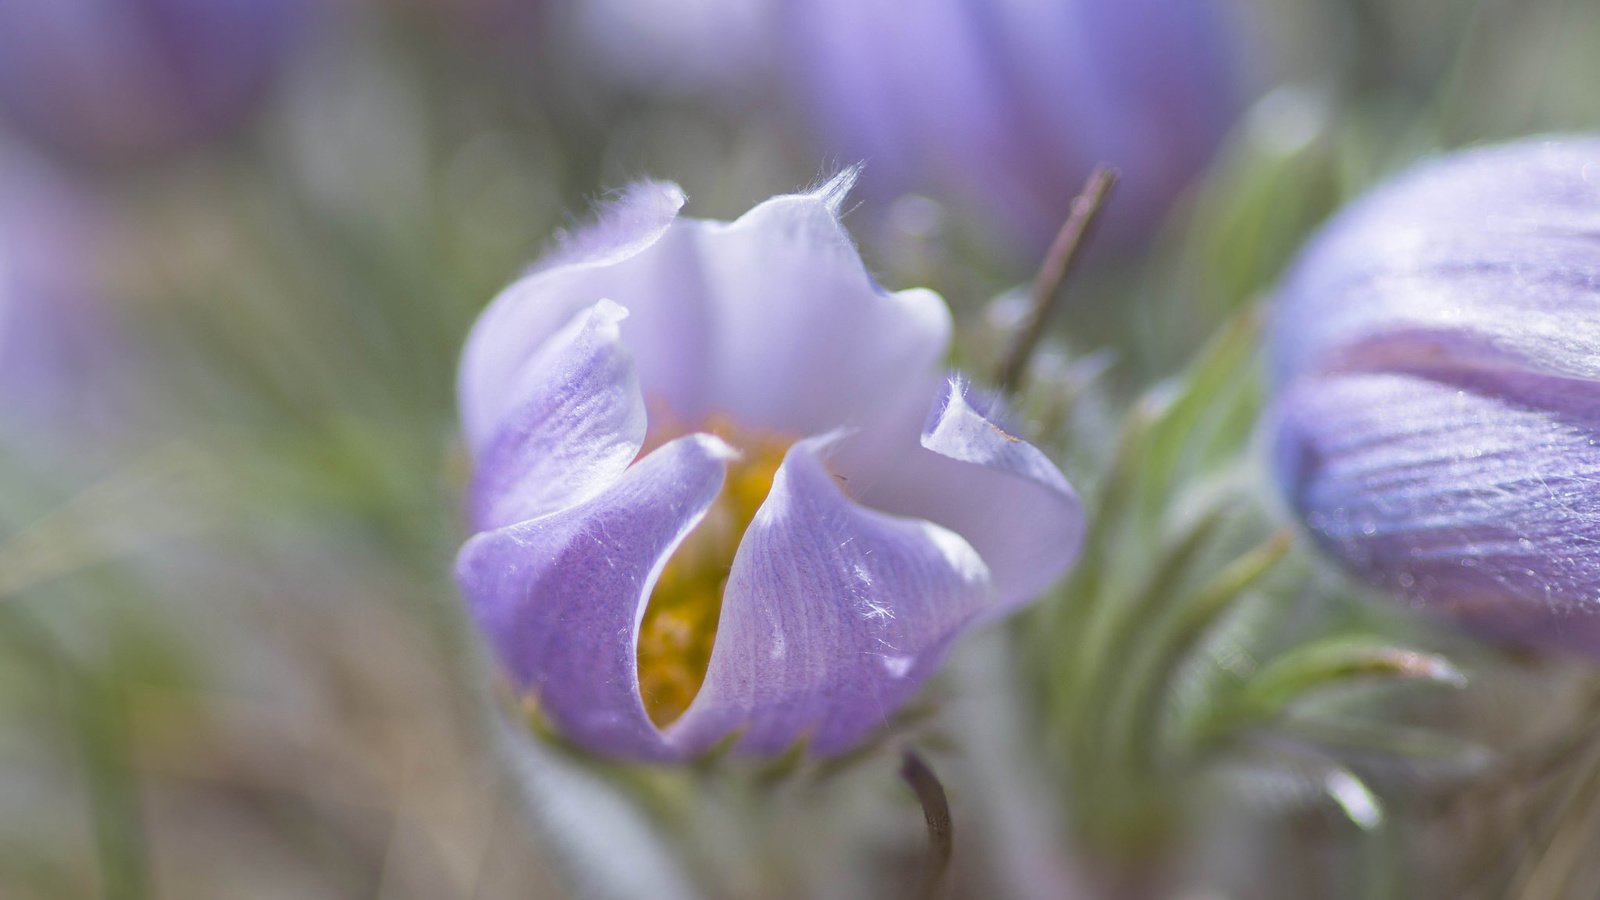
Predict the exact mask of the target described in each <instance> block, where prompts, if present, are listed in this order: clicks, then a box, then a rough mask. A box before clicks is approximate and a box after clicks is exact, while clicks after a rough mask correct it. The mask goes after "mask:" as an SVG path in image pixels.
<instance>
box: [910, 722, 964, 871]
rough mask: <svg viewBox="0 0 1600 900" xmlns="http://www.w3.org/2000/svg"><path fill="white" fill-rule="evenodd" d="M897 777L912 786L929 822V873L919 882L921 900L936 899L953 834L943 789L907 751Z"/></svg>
mask: <svg viewBox="0 0 1600 900" xmlns="http://www.w3.org/2000/svg"><path fill="white" fill-rule="evenodd" d="M900 777H901V778H903V779H905V782H906V784H908V785H910V786H911V790H912V792H913V793H915V794H916V795H917V801H918V802H919V803H921V804H922V817H923V818H924V819H926V820H927V822H928V849H929V860H928V873H927V876H926V877H925V878H924V879H923V881H922V891H921V892H920V893H919V894H918V896H921V897H930V898H931V897H938V896H941V894H942V893H943V888H944V876H945V872H947V871H948V870H949V868H950V856H951V853H952V852H953V850H954V840H955V834H954V829H953V823H952V822H951V819H950V803H949V801H948V800H946V799H945V795H944V785H942V784H940V783H939V776H937V775H935V774H933V770H932V769H930V768H928V764H927V763H925V762H923V761H922V757H921V756H918V755H917V751H915V750H912V749H910V748H909V747H908V748H906V751H905V754H904V756H903V757H902V758H901V761H900Z"/></svg>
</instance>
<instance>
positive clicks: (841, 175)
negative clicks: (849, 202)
mask: <svg viewBox="0 0 1600 900" xmlns="http://www.w3.org/2000/svg"><path fill="white" fill-rule="evenodd" d="M862 168H863V164H862V163H856V164H855V165H853V166H846V167H845V168H843V169H840V170H839V172H838V173H837V174H835V175H834V176H833V177H832V178H829V179H828V180H827V181H824V182H823V183H822V184H820V185H818V186H817V188H816V189H815V190H812V191H809V192H808V193H810V194H811V195H812V196H814V197H816V198H817V199H818V200H821V201H822V204H823V205H824V206H826V207H828V209H829V210H830V211H832V212H833V214H834V215H836V216H838V215H843V213H842V212H841V210H842V209H843V207H844V201H845V198H846V197H848V196H850V192H851V191H852V190H854V189H855V186H856V180H857V179H859V178H860V177H861V170H862Z"/></svg>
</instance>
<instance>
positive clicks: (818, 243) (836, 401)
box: [693, 172, 950, 434]
mask: <svg viewBox="0 0 1600 900" xmlns="http://www.w3.org/2000/svg"><path fill="white" fill-rule="evenodd" d="M853 177H854V173H852V172H846V173H844V174H843V175H841V176H839V177H838V178H836V179H835V180H834V181H832V182H829V183H828V184H827V185H824V186H823V187H822V188H821V189H819V190H817V191H816V192H813V193H810V194H796V195H791V196H785V197H775V198H773V199H771V200H768V201H766V202H765V203H762V204H760V205H759V206H756V207H755V208H754V209H752V210H750V212H748V213H746V214H745V215H743V216H741V217H740V218H739V219H738V220H736V221H734V222H731V223H722V222H695V223H693V224H694V225H695V226H696V227H697V229H698V240H699V244H700V247H701V252H702V257H703V260H702V273H703V277H704V279H705V281H704V284H705V292H706V297H707V298H708V302H709V303H710V304H711V305H712V308H713V321H714V324H715V328H716V338H715V344H714V358H713V366H714V377H713V379H712V381H711V385H712V386H713V387H712V394H711V396H710V397H709V398H708V404H709V405H710V407H711V408H712V409H715V410H717V411H718V412H723V413H727V414H729V415H731V416H732V417H733V418H734V419H736V420H738V421H740V422H743V423H745V424H746V425H749V426H753V427H756V428H763V429H768V430H771V431H775V432H779V433H783V434H822V433H824V432H828V431H832V430H834V429H836V428H841V427H850V426H870V425H874V424H876V423H877V422H878V420H879V419H880V418H882V417H883V416H884V415H885V413H886V412H887V411H888V410H892V409H894V408H895V407H896V406H897V405H899V404H901V403H903V402H904V400H905V398H906V397H907V396H908V392H911V391H915V390H917V389H919V388H920V387H921V382H920V378H921V376H923V375H925V374H932V373H935V372H937V371H938V367H939V366H940V364H941V363H942V361H943V358H944V355H945V353H946V351H947V348H948V346H949V343H950V312H949V310H948V308H947V307H946V306H945V303H944V300H943V299H942V298H940V297H939V295H938V294H935V293H933V292H931V291H925V290H907V291H900V292H898V293H889V292H887V291H884V290H883V289H882V288H880V287H879V286H878V285H877V284H876V283H874V282H873V280H872V277H871V276H870V275H869V274H868V273H867V270H866V268H865V267H864V266H863V265H862V263H861V257H860V255H859V254H858V253H857V252H856V248H855V245H854V244H853V243H852V242H851V240H850V236H849V235H848V234H847V233H846V232H845V230H844V226H843V225H842V224H841V223H840V221H839V212H838V204H839V203H841V202H842V201H843V199H844V195H845V193H846V192H848V191H849V189H850V185H851V181H852V180H853Z"/></svg>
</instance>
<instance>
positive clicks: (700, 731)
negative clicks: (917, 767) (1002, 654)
mask: <svg viewBox="0 0 1600 900" xmlns="http://www.w3.org/2000/svg"><path fill="white" fill-rule="evenodd" d="M830 440H832V438H828V437H824V438H813V439H810V440H806V441H801V442H800V443H797V444H795V445H794V446H793V447H791V448H790V450H789V453H788V455H787V456H786V457H785V458H784V462H783V465H782V466H780V467H779V469H778V473H777V476H776V478H775V479H774V481H773V485H772V491H771V493H770V494H769V495H768V497H767V500H766V502H765V503H764V504H763V505H762V507H761V509H760V511H759V512H758V513H757V514H756V517H755V520H754V521H753V522H752V523H751V525H750V528H749V530H748V531H747V532H746V533H745V536H744V540H743V542H742V543H741V544H740V546H739V551H738V554H737V555H736V556H735V557H734V562H733V569H732V572H731V573H730V575H729V578H728V586H727V589H726V591H725V592H724V595H723V605H722V617H721V621H720V624H719V625H718V630H717V642H716V645H715V647H714V648H713V650H712V655H711V665H710V668H709V670H708V671H707V673H706V679H705V682H704V684H703V685H702V686H701V689H700V693H699V695H698V696H696V697H695V700H694V702H693V704H691V705H690V707H689V709H688V711H687V712H685V713H684V715H683V717H682V718H681V719H680V720H679V721H678V722H676V723H674V724H673V725H672V726H671V727H670V728H669V729H668V736H669V738H670V739H671V740H672V741H673V742H674V743H675V744H676V745H678V746H680V747H683V748H684V749H685V750H686V751H694V750H700V749H704V748H706V747H709V746H710V745H712V744H714V743H716V742H717V741H719V740H721V739H723V738H724V737H726V736H727V735H728V734H730V733H738V734H739V739H738V744H737V746H738V749H740V750H742V751H749V752H758V753H773V752H781V751H783V750H785V749H787V748H788V747H790V746H792V745H794V744H796V743H798V742H800V741H806V742H807V746H808V749H809V750H810V751H811V752H813V753H815V754H818V755H826V754H829V753H836V752H839V751H841V750H843V749H846V748H848V747H849V746H851V745H852V744H854V743H857V742H859V741H860V740H861V739H862V738H864V737H865V736H867V735H868V734H869V733H870V732H871V731H872V730H873V729H875V728H877V727H880V726H882V725H883V724H884V723H885V722H886V721H887V719H888V717H889V715H890V714H892V713H893V712H895V711H896V710H897V709H899V708H900V707H901V706H903V705H904V704H905V703H906V702H907V701H908V700H910V699H911V697H912V695H913V694H915V692H916V690H917V688H918V687H919V686H920V685H921V684H922V682H923V681H924V680H925V679H926V678H927V676H928V675H929V673H930V672H931V671H932V670H933V667H934V666H935V665H936V664H937V663H938V661H939V659H940V658H941V657H942V656H943V655H944V653H945V650H946V649H947V648H948V647H949V646H950V643H951V641H953V640H954V639H955V637H956V636H957V635H958V634H959V633H960V632H961V631H962V630H963V629H965V628H966V627H967V626H968V625H970V624H971V623H972V622H973V621H974V620H975V619H976V618H977V617H978V616H979V615H981V614H982V613H983V612H984V611H985V610H986V609H987V608H988V607H989V606H990V604H991V591H990V585H989V578H988V570H987V569H986V568H985V566H984V564H983V561H982V560H981V559H980V558H979V556H978V554H977V552H976V551H974V550H973V549H972V547H971V546H970V545H968V544H967V542H966V541H964V540H963V539H962V538H961V537H960V536H958V535H956V534H954V533H953V532H950V531H948V530H946V529H944V528H941V527H939V526H937V525H934V524H932V523H930V522H924V521H917V520H912V519H902V518H898V517H895V516H890V515H885V514H883V513H880V512H876V511H873V510H869V509H866V508H865V507H862V506H860V505H858V504H856V503H854V502H853V501H851V500H850V499H849V498H847V497H846V496H845V495H844V494H843V493H842V492H841V491H840V489H839V485H838V484H837V483H836V481H835V479H834V477H833V476H832V475H831V474H830V473H829V472H828V470H827V469H826V468H825V466H824V465H823V463H822V461H821V460H820V459H819V458H818V453H820V452H821V451H822V450H823V448H824V447H825V445H826V444H827V443H828V442H829V441H830Z"/></svg>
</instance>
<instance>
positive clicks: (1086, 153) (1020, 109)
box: [784, 0, 1238, 259]
mask: <svg viewBox="0 0 1600 900" xmlns="http://www.w3.org/2000/svg"><path fill="white" fill-rule="evenodd" d="M787 13H788V15H789V16H790V18H791V21H789V22H788V23H786V27H785V28H784V34H785V38H786V40H787V41H789V42H790V44H791V47H792V49H794V51H795V52H794V53H793V62H794V69H795V71H794V73H793V78H792V81H794V82H795V83H796V84H798V85H800V86H801V88H802V89H803V90H807V91H808V94H809V99H810V106H811V110H812V113H813V116H814V118H815V119H816V120H817V122H818V124H819V126H820V127H821V129H822V130H823V131H824V132H825V134H826V136H827V138H828V139H829V142H830V143H831V149H832V150H834V151H835V152H836V153H838V154H840V155H841V156H842V157H843V158H845V159H848V160H855V159H860V160H864V161H865V162H866V175H865V182H866V183H865V184H864V185H863V186H864V187H866V188H868V189H875V190H879V191H888V192H896V191H902V190H917V191H925V192H928V193H931V194H934V195H936V196H938V197H939V198H940V199H949V200H953V201H955V202H957V203H959V204H960V205H962V206H964V207H965V208H966V211H968V212H972V213H976V214H978V215H979V216H980V217H982V218H983V220H984V224H985V226H986V227H987V228H988V229H989V230H990V231H992V232H994V233H996V235H997V236H998V237H1000V238H1002V240H1010V241H1018V242H1021V244H1022V245H1025V246H1026V247H1027V248H1028V249H1029V250H1030V251H1039V250H1043V249H1044V247H1045V246H1046V245H1047V244H1048V243H1049V241H1050V238H1051V236H1053V235H1054V234H1055V231H1056V229H1057V228H1058V227H1059V226H1060V224H1061V222H1062V221H1063V220H1064V219H1065V218H1066V215H1067V211H1068V207H1069V205H1070V202H1071V200H1072V198H1073V196H1075V195H1076V193H1077V192H1078V190H1079V188H1081V187H1082V185H1083V182H1084V179H1085V178H1086V177H1087V176H1088V175H1089V172H1090V170H1091V168H1092V167H1093V166H1094V165H1095V164H1096V163H1099V162H1105V163H1109V164H1110V165H1112V166H1114V167H1116V168H1117V169H1119V170H1120V171H1121V173H1122V176H1123V177H1122V180H1121V183H1120V185H1119V188H1118V199H1117V201H1116V202H1115V203H1114V204H1112V206H1111V207H1110V208H1109V209H1108V210H1107V214H1106V216H1105V218H1104V225H1105V229H1104V231H1105V232H1107V236H1108V237H1112V238H1121V239H1124V240H1126V239H1128V238H1131V237H1133V236H1134V235H1136V234H1139V233H1141V232H1147V231H1148V229H1149V227H1150V226H1151V225H1153V224H1155V223H1156V222H1157V221H1158V220H1159V218H1160V217H1161V216H1162V215H1163V214H1164V213H1165V212H1166V210H1167V207H1168V206H1169V204H1170V203H1171V201H1172V200H1173V198H1174V197H1175V195H1176V194H1177V193H1178V192H1179V191H1181V190H1182V189H1183V188H1184V187H1185V186H1186V185H1187V184H1188V182H1189V181H1190V180H1191V179H1192V178H1193V177H1194V176H1195V174H1196V173H1197V172H1198V171H1199V170H1200V169H1201V168H1202V167H1203V166H1204V165H1205V163H1206V162H1207V161H1208V159H1209V158H1210V156H1211V153H1212V151H1213V150H1214V149H1215V148H1216V146H1217V144H1218V142H1219V141H1220V139H1221V137H1222V135H1223V134H1224V132H1225V131H1226V130H1227V128H1228V126H1229V124H1230V122H1231V121H1232V119H1233V117H1234V114H1235V113H1236V112H1237V110H1238V92H1237V90H1236V88H1237V85H1236V83H1235V79H1234V77H1233V70H1232V66H1231V65H1230V60H1231V59H1232V58H1233V56H1234V51H1235V48H1234V47H1233V44H1234V43H1235V41H1234V40H1233V37H1234V34H1233V31H1232V30H1231V29H1230V28H1229V27H1228V23H1227V22H1226V21H1224V17H1223V15H1222V14H1221V13H1222V9H1221V6H1220V5H1219V4H1218V3H1216V2H1215V0H985V2H969V0H927V2H922V3H915V4H906V3H901V2H898V0H810V2H807V3H803V4H800V3H797V4H790V5H789V7H787ZM1019 256H1023V254H1019ZM1026 258H1029V259H1031V258H1032V256H1031V253H1030V254H1027V255H1026Z"/></svg>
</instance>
